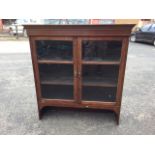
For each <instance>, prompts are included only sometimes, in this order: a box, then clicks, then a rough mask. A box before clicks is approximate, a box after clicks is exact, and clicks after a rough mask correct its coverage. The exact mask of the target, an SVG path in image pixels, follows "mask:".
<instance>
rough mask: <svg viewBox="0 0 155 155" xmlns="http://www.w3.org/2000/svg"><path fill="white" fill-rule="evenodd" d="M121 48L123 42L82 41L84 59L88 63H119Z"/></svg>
mask: <svg viewBox="0 0 155 155" xmlns="http://www.w3.org/2000/svg"><path fill="white" fill-rule="evenodd" d="M121 47H122V42H121V41H103V40H99V41H96V40H85V41H82V58H83V60H88V61H90V60H94V61H106V60H107V61H108V60H118V61H119V60H120V56H121Z"/></svg>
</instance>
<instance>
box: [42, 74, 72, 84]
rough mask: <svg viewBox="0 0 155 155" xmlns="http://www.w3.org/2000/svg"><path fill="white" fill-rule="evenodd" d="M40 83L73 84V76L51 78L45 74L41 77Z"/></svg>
mask: <svg viewBox="0 0 155 155" xmlns="http://www.w3.org/2000/svg"><path fill="white" fill-rule="evenodd" d="M40 83H41V84H44V85H73V78H71V77H61V78H57V77H55V78H53V77H52V78H51V77H49V76H46V77H42V78H41V81H40Z"/></svg>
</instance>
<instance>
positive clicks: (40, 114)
mask: <svg viewBox="0 0 155 155" xmlns="http://www.w3.org/2000/svg"><path fill="white" fill-rule="evenodd" d="M38 117H39V120H41V119H42V109H40V110H39V111H38Z"/></svg>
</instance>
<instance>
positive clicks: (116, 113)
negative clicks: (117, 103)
mask: <svg viewBox="0 0 155 155" xmlns="http://www.w3.org/2000/svg"><path fill="white" fill-rule="evenodd" d="M115 118H116V123H117V125H119V122H120V109H117V110H116V111H115Z"/></svg>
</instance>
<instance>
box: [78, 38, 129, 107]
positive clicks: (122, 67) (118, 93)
mask: <svg viewBox="0 0 155 155" xmlns="http://www.w3.org/2000/svg"><path fill="white" fill-rule="evenodd" d="M83 40H108V41H121V42H122V48H121V51H120V52H121V58H120V64H119V75H118V82H117V90H116V100H115V102H105V101H83V100H82V65H83V64H82V41H83ZM127 49H128V38H127V37H104V36H103V37H77V51H78V52H77V53H78V57H77V59H78V60H77V61H78V74H79V78H78V84H79V85H78V87H79V88H78V90H79V91H78V92H79V93H78V95H79V100H78V103H79V104H83V105H85V104H87V103H89V104H91V103H92V104H96V105H97V103H102V104H103V105H104V104H105V106H106V105H108V103H109V104H110V105H115V106H120V104H121V99H122V91H123V82H124V72H125V65H126V58H127Z"/></svg>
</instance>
